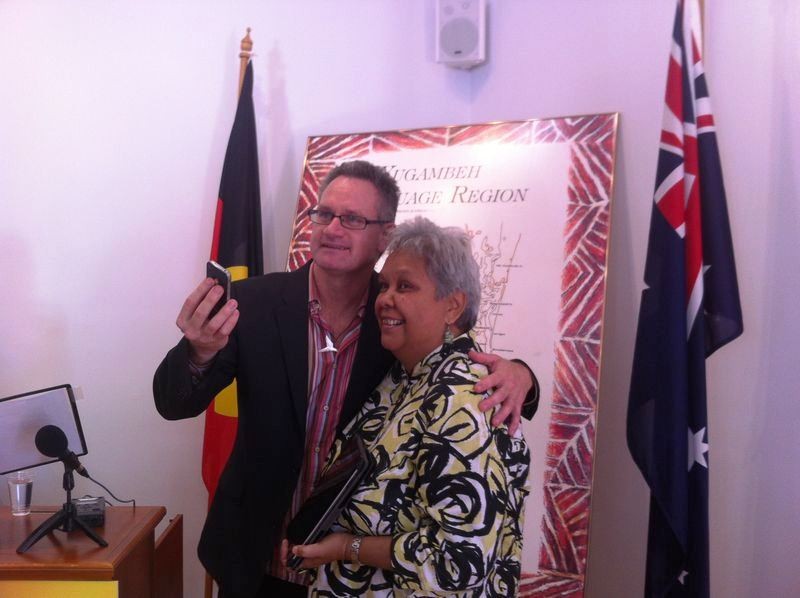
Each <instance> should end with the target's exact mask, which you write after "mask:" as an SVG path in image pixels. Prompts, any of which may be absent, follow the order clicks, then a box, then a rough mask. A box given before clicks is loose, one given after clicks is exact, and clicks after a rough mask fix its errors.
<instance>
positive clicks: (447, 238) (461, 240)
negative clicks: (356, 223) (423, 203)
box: [387, 216, 481, 332]
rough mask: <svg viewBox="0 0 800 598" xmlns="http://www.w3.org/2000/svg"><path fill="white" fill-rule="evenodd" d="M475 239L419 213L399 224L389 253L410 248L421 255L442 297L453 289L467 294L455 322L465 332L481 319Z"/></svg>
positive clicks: (412, 251) (416, 254) (437, 295)
mask: <svg viewBox="0 0 800 598" xmlns="http://www.w3.org/2000/svg"><path fill="white" fill-rule="evenodd" d="M471 245H472V242H471V240H470V238H469V235H468V234H467V233H466V232H465V231H464V230H462V229H460V228H455V227H444V228H443V227H441V226H437V225H436V224H434V223H433V222H431V221H430V220H428V219H427V218H423V217H422V216H417V217H416V218H414V219H413V220H409V221H407V222H403V223H402V224H398V225H397V227H396V228H395V229H394V232H393V233H392V237H391V239H390V241H389V247H388V248H387V251H388V253H389V254H390V255H391V254H392V253H394V252H395V251H400V250H402V251H408V252H409V253H411V254H413V255H415V256H417V257H419V258H422V260H423V261H424V262H425V269H426V271H427V273H428V276H430V278H431V280H432V281H433V284H434V285H435V286H436V298H437V299H443V298H444V297H447V296H448V295H449V294H450V293H452V292H454V291H462V292H463V293H464V294H465V295H466V302H465V305H464V312H463V313H462V314H461V317H459V318H458V320H457V321H456V322H455V325H456V327H458V328H459V330H462V331H464V332H466V331H467V330H469V329H470V328H472V327H473V326H474V325H475V322H476V321H477V320H478V308H479V307H480V305H481V282H480V270H479V268H478V262H476V261H475V258H474V257H472V247H471Z"/></svg>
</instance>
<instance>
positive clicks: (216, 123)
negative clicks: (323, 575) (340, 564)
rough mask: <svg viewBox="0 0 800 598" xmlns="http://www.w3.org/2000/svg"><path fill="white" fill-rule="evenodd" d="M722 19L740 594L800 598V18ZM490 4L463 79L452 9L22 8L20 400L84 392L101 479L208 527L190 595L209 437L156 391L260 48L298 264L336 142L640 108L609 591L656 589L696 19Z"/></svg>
mask: <svg viewBox="0 0 800 598" xmlns="http://www.w3.org/2000/svg"><path fill="white" fill-rule="evenodd" d="M706 5H707V20H708V23H709V26H708V28H707V40H706V42H707V52H706V53H707V70H708V72H709V82H710V86H711V94H712V99H713V102H714V107H715V112H716V117H717V123H718V127H719V138H720V144H721V151H722V159H723V167H724V169H725V174H726V183H727V186H728V195H729V207H730V212H731V219H732V222H733V234H734V243H735V247H736V252H737V262H738V268H739V277H740V283H741V285H742V302H743V308H744V311H745V328H746V332H745V335H744V337H743V338H741V339H740V340H737V341H736V342H735V343H733V344H732V345H730V346H729V347H726V348H725V349H723V350H722V351H720V352H719V353H718V354H717V355H715V356H714V357H713V358H712V359H711V360H710V362H709V397H710V398H709V411H710V427H711V447H712V448H711V460H712V461H711V463H712V469H711V476H712V489H711V502H712V527H713V530H712V537H711V546H712V576H713V578H712V588H713V595H715V596H726V597H727V596H731V597H740V596H741V597H745V596H752V595H756V594H761V595H765V596H788V595H792V594H795V595H796V594H797V590H798V588H800V573H798V571H797V567H796V566H794V561H795V558H796V557H795V556H794V555H795V553H796V550H795V552H793V550H792V548H794V549H796V548H797V547H798V544H797V541H796V538H797V537H798V536H800V523H798V521H800V519H799V518H798V517H797V514H796V504H797V503H798V494H800V483H798V482H797V475H796V474H797V466H796V465H795V464H794V463H796V462H797V460H798V458H800V448H798V447H800V443H798V442H797V441H796V440H794V438H792V434H793V432H794V430H795V428H796V426H797V424H798V423H800V422H798V409H797V407H796V406H795V400H794V399H795V397H794V396H793V393H796V392H797V390H798V388H800V384H799V382H800V380H798V368H797V367H796V365H795V363H796V361H797V359H796V350H795V346H794V341H795V339H796V338H797V337H798V336H800V319H798V318H797V316H796V315H794V314H793V312H792V307H793V305H792V302H793V298H794V296H796V295H797V294H798V292H800V281H799V280H798V267H797V263H798V258H799V257H800V255H798V254H800V251H799V250H798V249H797V243H796V241H795V239H796V238H797V237H798V232H800V230H799V229H800V222H799V221H798V199H797V190H798V183H800V180H799V179H798V175H797V174H795V173H794V172H793V169H792V166H793V162H794V157H795V156H796V153H797V144H798V139H800V137H799V136H798V133H800V125H798V119H797V118H796V117H795V115H794V114H793V113H792V108H793V107H794V106H796V105H797V104H798V100H800V77H799V76H798V74H797V73H798V72H800V71H799V70H798V63H799V62H800V48H798V44H797V42H796V41H795V37H796V32H797V31H798V30H800V9H799V8H798V7H797V6H796V3H795V2H793V1H792V0H769V1H764V2H759V3H751V2H744V1H738V2H737V1H729V2H718V1H714V0H707V1H706ZM490 10H491V12H490V19H489V24H490V41H489V44H490V46H489V56H490V60H489V63H488V64H487V65H485V66H482V67H480V68H478V69H475V70H474V71H471V72H458V71H453V70H449V69H446V68H444V67H441V66H440V65H437V64H435V63H433V61H432V55H433V43H432V39H433V34H432V31H433V26H432V21H433V12H432V3H431V2H429V1H425V0H415V1H409V0H402V1H401V0H394V1H390V0H379V1H372V2H368V1H366V0H361V1H358V0H340V1H339V2H335V3H333V2H324V1H322V0H317V1H314V2H311V1H308V2H302V3H299V2H292V3H289V2H275V1H272V2H255V1H253V2H232V3H224V4H223V3H216V2H213V1H211V0H205V1H196V2H172V3H166V2H156V1H154V0H149V1H141V2H124V1H122V0H119V1H117V2H107V1H100V0H95V1H88V0H84V1H82V2H80V3H74V2H73V3H65V2H55V1H52V2H44V1H40V2H36V3H32V2H24V1H22V0H6V1H5V2H2V3H0V144H2V145H0V148H2V149H0V152H1V153H0V205H2V207H3V213H4V218H3V219H2V220H1V221H0V274H1V275H2V277H3V280H5V281H6V291H5V295H4V301H3V309H2V310H0V330H2V331H3V336H2V339H3V341H2V343H0V396H7V395H10V394H13V393H17V392H23V391H26V390H30V389H34V388H41V387H44V386H48V385H51V384H57V383H61V382H65V381H69V382H72V383H73V384H76V385H80V386H81V387H82V389H83V394H84V396H85V399H84V400H82V401H81V403H80V404H79V407H80V411H81V417H82V419H83V422H84V428H85V431H86V435H87V440H88V444H89V449H90V452H89V455H87V457H86V458H85V459H84V462H85V464H86V465H87V466H88V467H89V469H90V470H91V471H92V473H93V475H94V476H95V477H97V478H99V479H100V480H102V481H104V482H105V483H107V485H110V487H111V489H112V490H114V491H115V492H116V493H117V494H118V495H120V496H129V495H130V496H135V497H136V498H137V501H139V502H141V503H145V504H165V505H166V506H167V508H168V510H169V511H170V513H171V514H172V513H177V512H182V513H184V516H185V517H186V526H187V527H186V532H185V535H186V539H185V542H186V553H187V557H188V559H187V567H186V584H187V586H186V587H187V591H186V595H187V596H199V595H201V583H202V575H201V570H200V568H199V566H198V565H197V563H196V560H195V559H194V557H193V555H194V547H195V545H196V542H197V536H198V534H199V529H200V526H201V524H202V519H203V514H204V512H205V500H206V498H205V491H204V489H203V486H202V483H201V482H200V471H199V465H200V446H201V436H202V421H201V420H200V419H198V420H195V421H186V422H165V421H162V420H161V419H160V417H159V416H158V414H157V413H156V412H155V409H154V407H153V406H152V397H151V393H150V381H151V376H152V372H153V370H154V368H155V366H156V365H157V363H158V361H159V360H160V358H161V356H162V354H163V353H164V352H165V351H166V349H167V348H168V347H170V346H171V345H172V344H173V343H174V342H175V341H176V340H177V339H178V331H177V329H176V328H175V326H174V319H175V316H176V314H177V310H178V308H179V306H180V303H181V302H182V300H183V298H184V296H185V294H186V293H187V292H188V290H189V289H190V288H192V287H193V285H194V284H195V283H196V281H197V280H199V278H200V277H201V276H202V275H203V263H204V261H205V259H206V256H207V254H208V250H209V239H210V234H211V223H212V217H213V203H214V200H215V197H216V192H217V186H218V184H219V173H220V169H221V163H222V158H223V155H224V150H225V143H226V141H227V136H228V133H229V131H230V124H231V120H232V118H233V111H234V102H235V85H236V77H237V72H238V66H237V64H238V60H237V58H236V55H237V54H238V40H239V38H240V37H241V36H242V35H243V29H244V27H245V26H251V27H253V33H252V36H253V39H254V41H255V50H256V53H257V56H256V58H255V67H256V74H255V75H256V79H255V100H256V112H257V121H258V133H259V145H260V152H261V153H260V155H261V165H262V166H261V171H262V172H261V174H262V198H263V204H262V205H263V216H264V223H265V227H264V237H265V245H264V246H265V253H266V263H267V264H268V265H269V266H270V267H271V268H272V269H279V268H282V267H283V265H284V260H285V256H286V247H287V244H288V237H289V223H290V221H291V217H292V212H293V210H294V206H295V198H296V195H297V188H298V178H299V173H300V169H301V165H302V156H303V152H304V146H305V139H306V137H307V136H308V135H309V134H319V133H336V132H349V131H369V130H378V129H387V128H407V127H419V126H426V125H437V124H454V123H460V122H483V121H489V120H502V119H522V118H531V117H537V116H557V115H567V114H585V113H594V112H606V111H619V112H621V114H622V118H621V130H620V137H619V150H618V155H617V165H616V178H615V186H616V192H615V197H614V205H613V209H612V239H611V263H610V268H609V288H608V303H607V310H606V313H607V320H606V329H605V332H606V336H605V343H606V344H605V350H604V352H603V365H602V368H603V369H602V386H601V399H600V405H601V408H600V409H601V411H600V417H599V425H598V438H597V458H596V466H595V493H594V504H593V515H592V533H591V558H590V570H589V582H588V586H589V595H590V596H594V597H599V598H603V597H606V596H609V597H610V596H635V595H638V594H640V593H641V588H642V584H643V567H644V545H645V544H644V543H645V536H646V523H647V490H646V488H645V486H644V483H643V482H642V480H641V478H640V476H639V475H638V473H637V471H636V469H635V467H634V465H633V463H632V461H631V459H630V457H629V455H628V452H627V448H626V447H625V440H624V438H625V435H624V422H625V410H626V403H627V388H628V376H629V374H630V364H631V358H632V350H633V338H634V329H635V323H636V311H637V308H638V291H639V289H640V288H641V278H642V274H643V269H644V252H645V247H646V243H647V225H648V222H649V213H650V207H651V195H652V189H653V182H654V176H655V162H656V152H657V140H658V136H659V128H660V122H661V111H662V104H661V102H662V97H663V93H664V82H665V75H666V62H667V54H668V50H669V44H670V40H669V36H670V32H671V27H672V18H673V11H674V3H673V1H672V0H658V1H657V2H648V3H643V2H640V1H638V0H607V1H604V2H588V1H586V0H562V1H561V2H531V1H528V2H525V1H523V0H505V1H503V2H498V1H494V2H490ZM793 474H794V475H793ZM37 475H38V479H37V482H36V486H35V491H34V492H35V499H36V502H39V503H42V502H50V503H57V502H59V501H60V500H61V497H62V493H61V490H60V474H59V473H58V469H57V468H56V467H55V466H48V467H45V468H39V470H38V471H37ZM78 490H79V492H80V493H83V492H89V491H95V488H93V487H92V486H91V485H87V484H82V483H80V482H79V488H78ZM2 499H3V500H4V501H5V500H7V499H6V497H5V495H3V496H2Z"/></svg>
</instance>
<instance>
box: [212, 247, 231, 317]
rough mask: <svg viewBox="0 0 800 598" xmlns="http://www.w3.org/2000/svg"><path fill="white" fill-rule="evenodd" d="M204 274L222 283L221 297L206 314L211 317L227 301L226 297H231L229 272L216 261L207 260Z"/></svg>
mask: <svg viewBox="0 0 800 598" xmlns="http://www.w3.org/2000/svg"><path fill="white" fill-rule="evenodd" d="M206 276H208V277H209V278H213V279H214V280H216V281H217V284H219V285H222V289H223V290H224V291H225V292H224V293H222V297H220V298H219V301H217V304H216V305H215V306H214V307H213V308H212V309H211V313H209V314H208V317H209V318H213V317H214V316H215V315H217V312H218V311H219V310H221V309H222V307H223V306H224V305H225V304H226V303H227V302H228V299H230V298H231V273H230V272H228V271H227V270H226V269H225V268H223V267H222V266H220V265H219V264H218V263H217V262H215V261H213V260H208V263H207V264H206Z"/></svg>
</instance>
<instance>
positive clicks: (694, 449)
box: [689, 428, 708, 471]
mask: <svg viewBox="0 0 800 598" xmlns="http://www.w3.org/2000/svg"><path fill="white" fill-rule="evenodd" d="M705 435H706V429H705V428H700V430H699V431H697V432H692V429H691V428H689V471H691V470H692V465H694V464H695V463H699V464H700V465H702V466H703V467H705V468H706V469H708V463H706V458H705V454H706V453H707V452H708V444H707V443H705V442H703V438H704V437H705Z"/></svg>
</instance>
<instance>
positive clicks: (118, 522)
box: [0, 507, 166, 598]
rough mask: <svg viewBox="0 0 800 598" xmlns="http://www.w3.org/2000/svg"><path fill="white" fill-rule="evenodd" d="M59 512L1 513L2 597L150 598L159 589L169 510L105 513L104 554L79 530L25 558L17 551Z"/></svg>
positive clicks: (45, 541) (52, 537) (50, 538)
mask: <svg viewBox="0 0 800 598" xmlns="http://www.w3.org/2000/svg"><path fill="white" fill-rule="evenodd" d="M56 510H57V509H56V508H55V507H50V508H46V507H41V508H38V509H37V508H36V507H34V508H33V509H32V512H31V514H30V515H28V516H25V517H14V516H12V515H11V510H10V508H9V507H0V596H2V597H3V598H23V597H24V598H30V597H32V596H36V597H37V598H51V597H52V598H55V597H58V598H67V597H70V598H71V597H73V596H74V597H75V598H78V597H80V598H149V597H150V596H152V595H153V587H154V573H153V571H154V560H155V559H154V554H155V527H156V525H157V524H158V522H159V521H161V519H163V518H164V515H165V514H166V510H165V509H164V507H135V508H134V507H106V517H105V525H104V526H103V527H98V528H94V530H95V531H96V532H97V533H98V534H99V535H100V536H101V537H102V538H103V539H105V541H106V542H108V547H106V548H102V547H100V546H98V545H97V544H95V543H94V542H93V541H92V540H91V539H90V538H89V537H87V536H86V535H85V534H84V533H83V532H81V531H80V530H76V531H72V532H70V533H68V534H67V533H65V532H61V531H54V532H51V533H50V534H48V535H47V536H45V537H44V538H42V539H41V540H39V541H38V542H37V543H36V544H34V545H33V546H32V547H31V548H30V549H29V550H28V551H27V552H26V553H25V554H17V552H16V551H17V547H18V546H19V545H20V544H21V543H22V541H23V540H25V538H27V537H28V535H30V534H31V532H33V530H34V529H36V527H37V526H38V525H39V524H40V523H42V522H43V521H44V520H45V519H47V518H48V517H49V516H50V515H52V514H53V513H54V512H55V511H56Z"/></svg>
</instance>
